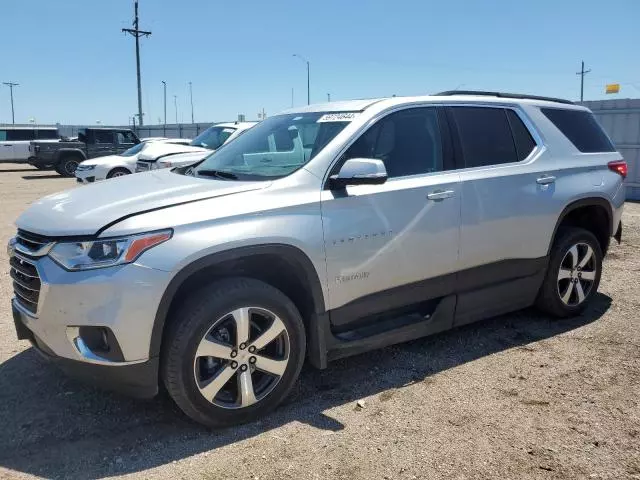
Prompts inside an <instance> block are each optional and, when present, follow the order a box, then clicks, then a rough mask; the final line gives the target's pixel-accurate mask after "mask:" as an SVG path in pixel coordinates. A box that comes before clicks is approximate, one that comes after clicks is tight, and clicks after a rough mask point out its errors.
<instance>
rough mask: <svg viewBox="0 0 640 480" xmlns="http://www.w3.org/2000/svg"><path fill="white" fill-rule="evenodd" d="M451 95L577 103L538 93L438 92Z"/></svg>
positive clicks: (440, 94) (443, 95)
mask: <svg viewBox="0 0 640 480" xmlns="http://www.w3.org/2000/svg"><path fill="white" fill-rule="evenodd" d="M450 95H476V96H478V97H498V98H517V99H529V100H544V101H547V102H556V103H566V104H568V105H575V103H573V102H572V101H571V100H565V99H563V98H553V97H540V96H538V95H524V94H521V93H504V92H483V91H475V90H447V91H446V92H440V93H436V96H442V97H448V96H450Z"/></svg>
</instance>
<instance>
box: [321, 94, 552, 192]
mask: <svg viewBox="0 0 640 480" xmlns="http://www.w3.org/2000/svg"><path fill="white" fill-rule="evenodd" d="M425 107H481V108H501V109H503V110H504V109H510V110H513V111H514V112H515V113H516V115H518V117H519V118H520V120H522V122H523V123H524V125H525V127H527V130H528V131H529V133H530V134H531V136H532V137H533V140H534V142H535V143H536V147H535V148H534V149H533V150H532V151H531V153H530V154H529V156H527V158H525V159H524V160H520V161H518V162H511V163H501V164H496V165H486V166H482V167H469V168H454V169H452V170H443V171H440V172H428V173H424V174H416V175H407V176H404V177H394V178H396V179H402V178H414V177H418V176H423V175H430V176H431V175H440V174H448V173H453V172H469V171H475V170H483V169H484V170H486V169H492V168H501V167H510V166H516V165H527V164H529V163H531V162H533V161H534V160H535V159H536V158H537V157H538V156H539V155H540V154H542V153H543V152H545V151H546V150H547V146H546V143H545V141H544V138H543V137H542V135H541V133H540V131H539V130H538V129H537V128H536V126H535V124H534V123H533V122H532V121H531V119H530V118H529V116H528V115H527V114H526V112H525V111H524V109H523V108H522V107H521V106H520V105H519V104H514V103H507V102H505V103H498V102H415V103H405V104H402V105H396V106H393V107H389V108H387V109H385V110H382V111H381V112H378V113H377V114H376V115H375V116H373V117H371V118H370V119H369V120H368V121H367V122H366V123H365V124H364V125H362V126H361V127H360V128H359V129H358V130H357V131H356V132H355V133H354V134H353V135H352V137H351V138H350V139H349V141H348V142H346V143H345V144H344V145H343V147H342V148H341V149H340V151H339V152H338V153H337V154H336V156H335V157H334V158H333V160H332V161H331V163H330V165H329V168H328V169H327V171H326V172H325V174H324V177H323V180H322V185H323V190H324V189H326V187H327V182H328V181H329V174H330V173H331V171H332V170H333V168H334V167H335V165H336V163H338V161H339V160H340V158H342V156H343V155H344V154H345V152H346V151H347V150H348V149H349V148H350V147H351V145H353V144H354V143H355V142H356V141H357V140H358V139H359V138H360V137H361V136H362V135H363V134H364V133H365V132H366V131H367V130H368V129H369V128H371V127H372V126H373V125H374V124H375V123H377V122H378V121H380V120H382V119H383V118H385V117H387V116H389V115H391V114H393V113H396V112H400V111H402V110H408V109H411V108H425ZM391 180H393V179H391V178H390V179H389V180H388V181H391Z"/></svg>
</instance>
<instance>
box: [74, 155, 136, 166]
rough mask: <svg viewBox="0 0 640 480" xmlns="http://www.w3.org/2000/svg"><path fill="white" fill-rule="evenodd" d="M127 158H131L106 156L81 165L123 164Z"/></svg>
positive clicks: (86, 161) (85, 161) (83, 162)
mask: <svg viewBox="0 0 640 480" xmlns="http://www.w3.org/2000/svg"><path fill="white" fill-rule="evenodd" d="M125 158H130V157H122V156H120V155H106V156H104V157H96V158H91V159H89V160H84V161H82V162H80V165H103V164H108V163H111V162H121V161H122V160H123V159H125Z"/></svg>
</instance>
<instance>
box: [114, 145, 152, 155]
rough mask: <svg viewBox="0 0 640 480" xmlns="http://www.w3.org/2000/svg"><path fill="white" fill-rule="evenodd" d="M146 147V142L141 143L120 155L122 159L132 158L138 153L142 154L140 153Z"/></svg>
mask: <svg viewBox="0 0 640 480" xmlns="http://www.w3.org/2000/svg"><path fill="white" fill-rule="evenodd" d="M145 145H146V143H145V142H141V143H139V144H137V145H135V146H133V147H131V148H130V149H129V150H125V151H124V152H122V153H121V154H120V156H121V157H132V156H134V155H135V154H136V153H140V151H141V150H142V149H143V148H144V147H145Z"/></svg>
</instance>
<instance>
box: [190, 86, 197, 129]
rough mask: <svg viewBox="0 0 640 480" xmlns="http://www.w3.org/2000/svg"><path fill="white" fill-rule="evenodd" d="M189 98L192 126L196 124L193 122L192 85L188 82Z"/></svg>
mask: <svg viewBox="0 0 640 480" xmlns="http://www.w3.org/2000/svg"><path fill="white" fill-rule="evenodd" d="M189 98H190V99H191V124H192V125H193V124H194V123H196V122H194V121H193V85H192V83H191V82H189Z"/></svg>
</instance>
